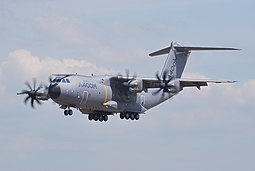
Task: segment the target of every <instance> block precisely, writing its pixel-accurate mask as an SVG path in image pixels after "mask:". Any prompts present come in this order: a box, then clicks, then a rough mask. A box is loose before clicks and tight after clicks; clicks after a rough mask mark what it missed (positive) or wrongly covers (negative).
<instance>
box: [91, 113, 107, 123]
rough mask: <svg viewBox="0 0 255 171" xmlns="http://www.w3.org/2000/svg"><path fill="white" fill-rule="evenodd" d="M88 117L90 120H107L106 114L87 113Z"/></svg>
mask: <svg viewBox="0 0 255 171" xmlns="http://www.w3.org/2000/svg"><path fill="white" fill-rule="evenodd" d="M88 119H89V120H90V121H92V120H94V121H100V122H103V121H105V122H106V121H108V116H107V115H106V114H89V116H88Z"/></svg>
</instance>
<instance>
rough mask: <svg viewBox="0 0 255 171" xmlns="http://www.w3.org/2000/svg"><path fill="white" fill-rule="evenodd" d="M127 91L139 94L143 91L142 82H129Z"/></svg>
mask: <svg viewBox="0 0 255 171" xmlns="http://www.w3.org/2000/svg"><path fill="white" fill-rule="evenodd" d="M128 85H129V91H131V92H135V93H139V92H142V91H143V80H137V79H135V80H130V81H129V83H128Z"/></svg>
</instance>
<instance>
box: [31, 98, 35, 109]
mask: <svg viewBox="0 0 255 171" xmlns="http://www.w3.org/2000/svg"><path fill="white" fill-rule="evenodd" d="M31 106H32V108H33V109H34V108H35V106H34V98H31Z"/></svg>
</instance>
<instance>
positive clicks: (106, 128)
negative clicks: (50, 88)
mask: <svg viewBox="0 0 255 171" xmlns="http://www.w3.org/2000/svg"><path fill="white" fill-rule="evenodd" d="M254 6H255V2H254V1H252V0H242V1H241V0H231V1H230V0H213V1H212V0H207V1H202V0H178V1H177V0H161V1H151V0H147V1H145V0H136V1H134V0H126V1H117V0H108V1H98V0H94V1H86V0H73V1H67V0H45V1H36V0H33V1H32V0H0V47H1V48H0V49H1V50H0V109H1V119H0V168H1V170H5V171H14V170H20V171H32V170H42V171H43V170H49V171H51V170H62V171H67V170H70V169H72V170H77V171H79V170H111V171H115V170H116V171H117V170H122V171H129V170H148V171H152V170H175V171H187V170H189V171H202V170H203V171H214V170H219V171H221V170H232V171H239V170H247V171H253V170H255V165H254V158H255V148H254V143H255V125H254V123H255V114H254V111H255V90H254V87H255V75H254V64H255V58H254V56H255V52H254V45H255V39H254V34H253V33H254V30H255V22H253V19H254V18H255V11H254ZM171 41H178V42H179V43H181V44H183V45H199V46H220V47H225V46H226V47H236V48H241V49H242V50H241V51H233V52H230V51H228V52H193V53H192V54H191V56H190V58H189V60H188V63H187V66H186V68H185V71H184V72H185V73H184V77H186V78H212V79H229V80H237V81H238V82H237V83H235V84H221V85H219V84H217V85H209V86H208V87H203V88H202V89H201V90H200V91H199V90H197V89H196V88H188V89H185V90H184V91H182V92H181V93H180V94H179V95H177V96H175V97H174V98H173V99H172V100H169V101H167V102H165V103H163V104H161V105H159V106H157V107H155V108H153V109H151V110H149V111H147V112H146V114H145V115H142V116H141V118H140V120H139V121H130V120H128V121H127V120H120V119H119V116H117V115H116V116H113V117H109V121H108V122H106V123H100V122H90V121H88V120H87V116H86V115H82V114H80V113H79V111H76V110H75V111H74V115H73V116H72V117H64V115H63V110H61V109H59V107H58V106H57V105H56V104H54V103H53V102H52V101H48V102H47V103H44V104H43V105H42V106H36V109H32V108H30V106H29V105H27V106H26V105H24V103H23V100H24V97H22V96H17V95H16V93H17V92H19V91H21V90H22V89H24V88H26V87H25V85H24V82H25V81H26V80H28V81H30V82H31V80H32V78H36V79H37V80H38V83H39V82H43V83H45V84H46V83H48V78H49V75H50V74H52V73H79V74H84V75H90V74H91V73H94V74H97V75H99V74H118V73H123V74H124V73H125V70H126V69H129V71H130V73H131V74H133V73H137V74H138V75H139V76H150V77H154V76H155V73H156V72H157V71H161V69H162V67H163V64H164V60H165V56H162V57H153V58H152V57H149V56H148V54H149V53H151V52H153V51H156V50H159V49H161V48H164V47H167V46H169V45H170V43H171Z"/></svg>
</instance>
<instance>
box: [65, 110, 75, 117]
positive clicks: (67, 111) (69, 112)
mask: <svg viewBox="0 0 255 171" xmlns="http://www.w3.org/2000/svg"><path fill="white" fill-rule="evenodd" d="M64 115H65V116H68V115H69V116H72V115H73V111H72V110H71V109H68V110H65V111H64Z"/></svg>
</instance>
